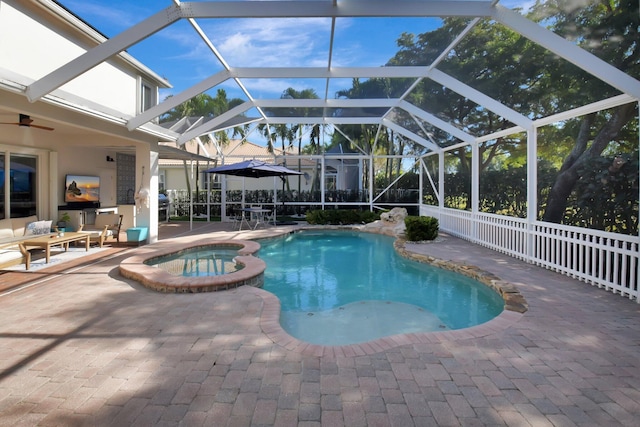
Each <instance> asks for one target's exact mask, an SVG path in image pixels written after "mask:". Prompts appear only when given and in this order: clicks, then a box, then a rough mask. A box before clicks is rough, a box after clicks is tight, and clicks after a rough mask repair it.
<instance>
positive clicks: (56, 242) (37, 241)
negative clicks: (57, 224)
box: [20, 232, 89, 270]
mask: <svg viewBox="0 0 640 427" xmlns="http://www.w3.org/2000/svg"><path fill="white" fill-rule="evenodd" d="M81 240H85V245H86V248H87V251H89V235H88V234H87V233H77V232H65V233H64V234H63V235H61V236H60V235H58V234H57V233H52V234H45V235H44V236H33V238H27V239H25V240H23V241H21V242H20V249H21V251H22V253H26V251H27V248H33V247H36V248H42V249H44V250H45V259H46V263H47V264H49V260H51V247H52V246H62V247H64V250H65V251H66V250H68V249H69V243H71V242H79V241H81ZM25 268H26V269H27V270H28V269H29V258H28V257H27V263H26V265H25Z"/></svg>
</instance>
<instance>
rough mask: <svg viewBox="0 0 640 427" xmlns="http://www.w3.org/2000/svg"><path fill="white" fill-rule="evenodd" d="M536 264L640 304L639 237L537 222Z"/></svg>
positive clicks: (534, 260)
mask: <svg viewBox="0 0 640 427" xmlns="http://www.w3.org/2000/svg"><path fill="white" fill-rule="evenodd" d="M534 235H535V253H534V254H533V257H532V261H533V262H534V263H536V264H539V265H542V266H545V267H547V268H549V269H552V270H556V271H559V272H561V273H564V274H567V275H569V276H571V277H575V278H577V279H579V280H583V281H585V282H588V283H592V284H594V285H597V286H598V287H600V288H605V289H607V290H608V291H611V292H613V293H619V294H621V295H624V296H626V297H629V298H635V299H636V301H639V302H640V289H639V288H638V278H639V277H638V262H639V257H640V255H639V254H638V250H639V249H640V248H639V243H638V238H637V237H632V236H624V235H619V234H614V233H605V232H600V231H597V230H587V229H581V228H576V227H565V226H562V225H558V224H548V223H541V222H537V223H536V224H535V228H534Z"/></svg>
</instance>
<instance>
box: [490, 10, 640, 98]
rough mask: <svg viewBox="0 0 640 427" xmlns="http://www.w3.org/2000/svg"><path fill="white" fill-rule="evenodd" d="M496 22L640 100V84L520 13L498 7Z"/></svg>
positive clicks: (495, 16) (495, 15) (495, 14)
mask: <svg viewBox="0 0 640 427" xmlns="http://www.w3.org/2000/svg"><path fill="white" fill-rule="evenodd" d="M493 17H494V18H495V19H496V21H498V22H500V23H502V24H504V25H506V26H507V27H509V28H511V29H512V30H513V31H515V32H517V33H519V34H521V35H523V36H524V37H526V38H528V39H529V40H531V41H533V42H535V43H537V44H539V45H540V46H542V47H544V48H545V49H548V50H549V51H551V52H553V53H555V54H556V55H558V56H560V57H561V58H564V59H566V60H567V61H569V62H571V63H572V64H574V65H576V66H578V67H580V68H581V69H583V70H584V71H586V72H587V73H589V74H591V75H593V76H595V77H597V78H599V79H600V80H602V81H603V82H605V83H607V84H609V85H611V86H613V87H615V88H616V89H618V90H620V91H621V92H623V93H627V94H629V95H631V96H633V97H634V98H636V99H639V100H640V81H638V80H636V79H634V78H633V77H631V76H630V75H628V74H626V73H624V72H623V71H620V70H619V69H617V68H616V67H614V66H613V65H610V64H608V63H606V62H605V61H603V60H601V59H600V58H598V57H597V56H595V55H593V54H591V53H589V52H587V51H586V50H584V49H582V48H580V47H578V46H576V45H575V44H573V43H571V42H570V41H568V40H565V39H564V38H562V37H560V36H558V35H556V34H555V33H553V32H552V31H550V30H548V29H546V28H544V27H542V26H540V25H538V24H536V23H535V22H533V21H530V20H529V19H527V18H525V17H524V16H522V15H520V14H519V13H517V12H514V11H512V10H510V9H507V8H505V7H502V6H500V5H496V6H495V9H494V13H493Z"/></svg>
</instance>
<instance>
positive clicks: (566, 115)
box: [533, 95, 636, 127]
mask: <svg viewBox="0 0 640 427" xmlns="http://www.w3.org/2000/svg"><path fill="white" fill-rule="evenodd" d="M630 102H636V100H635V99H634V98H633V97H631V96H629V95H618V96H614V97H611V98H608V99H603V100H602V101H597V102H594V103H591V104H587V105H583V106H582V107H578V108H574V109H571V110H567V111H563V112H562V113H558V114H554V115H552V116H547V117H543V118H541V119H538V120H535V121H534V122H533V123H534V125H535V126H536V127H540V126H545V125H549V124H552V123H557V122H561V121H564V120H569V119H573V118H575V117H580V116H584V115H586V114H591V113H597V112H598V111H602V110H607V109H609V108H615V107H619V106H621V105H624V104H628V103H630Z"/></svg>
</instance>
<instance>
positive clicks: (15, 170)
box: [9, 154, 36, 218]
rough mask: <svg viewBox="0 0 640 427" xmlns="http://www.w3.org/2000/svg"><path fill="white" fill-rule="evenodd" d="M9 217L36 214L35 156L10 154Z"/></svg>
mask: <svg viewBox="0 0 640 427" xmlns="http://www.w3.org/2000/svg"><path fill="white" fill-rule="evenodd" d="M9 179H10V185H9V191H10V198H11V205H10V211H11V217H12V218H19V217H25V216H30V215H35V214H36V158H35V157H33V156H22V155H15V154H14V155H11V164H10V171H9Z"/></svg>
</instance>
